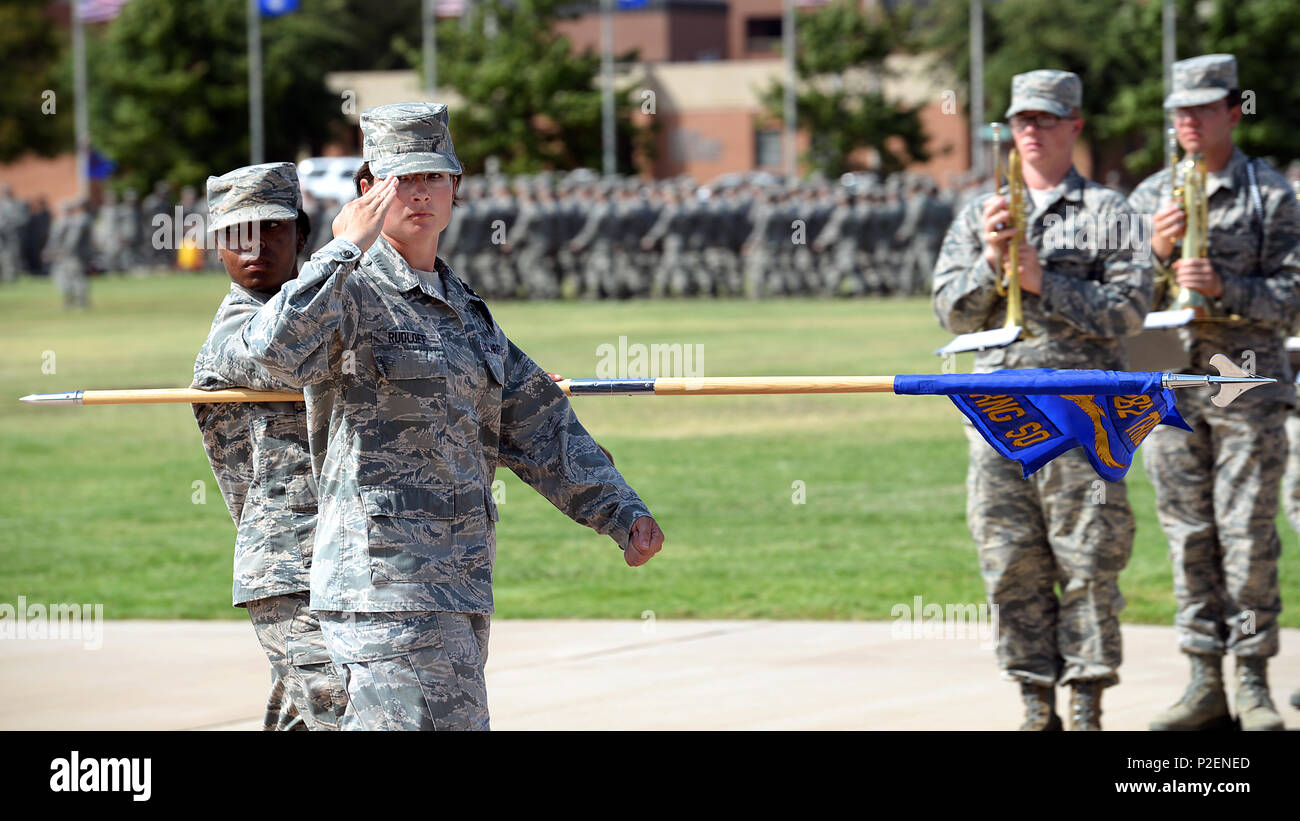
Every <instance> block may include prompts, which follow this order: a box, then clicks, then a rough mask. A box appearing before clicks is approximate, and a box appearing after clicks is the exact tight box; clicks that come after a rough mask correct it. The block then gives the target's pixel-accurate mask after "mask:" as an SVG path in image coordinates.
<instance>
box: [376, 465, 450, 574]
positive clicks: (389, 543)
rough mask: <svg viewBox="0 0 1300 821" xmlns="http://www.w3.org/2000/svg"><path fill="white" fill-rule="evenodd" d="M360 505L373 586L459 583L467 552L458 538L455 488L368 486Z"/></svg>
mask: <svg viewBox="0 0 1300 821" xmlns="http://www.w3.org/2000/svg"><path fill="white" fill-rule="evenodd" d="M361 503H362V505H363V506H364V508H365V511H366V541H367V544H368V548H369V552H370V577H371V580H372V581H373V582H374V583H376V584H383V583H385V582H406V581H416V582H452V581H457V580H458V579H459V578H460V576H461V567H460V564H461V557H462V555H463V553H464V548H463V547H458V546H457V544H456V541H457V540H456V539H455V536H454V529H453V526H452V525H453V519H454V518H455V514H456V505H455V497H454V496H453V493H452V490H451V488H438V487H427V486H424V487H422V486H409V485H408V486H400V485H399V486H390V485H386V486H367V487H362V488H361Z"/></svg>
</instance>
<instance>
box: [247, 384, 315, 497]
mask: <svg viewBox="0 0 1300 821" xmlns="http://www.w3.org/2000/svg"><path fill="white" fill-rule="evenodd" d="M252 425H253V430H252V434H253V447H254V448H255V453H254V459H253V471H254V472H253V485H254V486H256V487H257V488H259V489H260V491H261V498H262V499H264V500H265V501H266V502H268V503H270V504H273V505H275V506H277V507H284V508H289V509H290V510H299V511H313V510H315V509H316V501H317V498H316V483H315V479H314V477H313V476H312V472H311V453H310V450H309V448H308V444H307V412H306V410H305V409H304V408H303V407H301V406H299V407H297V408H294V409H292V410H290V411H287V412H285V413H283V414H267V415H264V416H258V417H256V418H254V419H253V423H252Z"/></svg>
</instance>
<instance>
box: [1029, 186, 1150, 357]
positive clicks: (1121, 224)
mask: <svg viewBox="0 0 1300 821" xmlns="http://www.w3.org/2000/svg"><path fill="white" fill-rule="evenodd" d="M1116 200H1118V202H1119V203H1120V204H1121V206H1113V207H1101V208H1097V209H1092V213H1091V214H1089V216H1090V217H1093V218H1094V219H1095V222H1094V225H1095V226H1097V230H1096V231H1095V234H1094V236H1095V239H1094V242H1095V243H1096V244H1097V245H1099V246H1111V245H1114V246H1117V247H1113V248H1111V247H1103V248H1101V249H1100V250H1098V251H1097V260H1096V265H1097V266H1098V267H1099V268H1100V271H1101V277H1100V279H1092V278H1085V277H1078V276H1069V275H1067V274H1064V273H1060V272H1057V271H1053V270H1052V269H1051V267H1050V266H1044V268H1043V292H1042V295H1041V296H1042V300H1043V302H1042V305H1043V309H1044V310H1045V311H1049V312H1051V313H1053V314H1055V315H1056V316H1058V317H1060V318H1061V319H1062V320H1064V321H1065V322H1067V323H1069V324H1070V325H1071V326H1073V327H1074V328H1075V329H1076V330H1078V331H1080V332H1081V333H1085V334H1089V335H1091V336H1100V337H1120V336H1129V335H1131V334H1136V333H1139V332H1141V330H1142V322H1143V320H1144V319H1145V318H1146V315H1147V311H1148V310H1150V308H1151V289H1152V287H1153V273H1152V267H1151V263H1150V251H1149V249H1150V244H1149V243H1147V245H1146V248H1147V249H1148V253H1147V255H1146V260H1139V259H1137V258H1136V257H1135V256H1134V254H1133V250H1132V247H1131V246H1132V245H1141V244H1142V243H1143V242H1146V239H1145V237H1144V235H1143V234H1142V233H1141V228H1140V225H1139V223H1138V221H1137V220H1134V219H1130V217H1131V212H1130V211H1128V210H1127V207H1126V206H1123V203H1124V201H1123V200H1122V199H1120V198H1119V197H1118V196H1116ZM1111 228H1115V229H1116V230H1115V231H1114V232H1113V234H1114V235H1113V237H1112V232H1111V230H1110V229H1111ZM1130 229H1137V231H1138V233H1137V234H1133V233H1131V232H1130ZM1103 231H1105V232H1106V233H1105V235H1104V236H1103V235H1102V232H1103ZM1111 239H1114V240H1115V241H1114V242H1111V241H1110V240H1111Z"/></svg>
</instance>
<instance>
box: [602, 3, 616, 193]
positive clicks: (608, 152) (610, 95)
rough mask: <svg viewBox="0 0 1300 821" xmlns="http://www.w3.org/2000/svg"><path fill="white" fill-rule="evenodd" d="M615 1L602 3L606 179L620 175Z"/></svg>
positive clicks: (603, 123) (603, 127)
mask: <svg viewBox="0 0 1300 821" xmlns="http://www.w3.org/2000/svg"><path fill="white" fill-rule="evenodd" d="M613 5H614V0H601V2H600V77H601V90H600V128H601V135H602V142H603V143H604V149H605V150H604V155H605V157H604V163H603V165H604V172H605V176H606V177H612V176H614V175H615V174H617V173H618V159H617V157H616V156H615V154H614V12H613V9H612V6H613Z"/></svg>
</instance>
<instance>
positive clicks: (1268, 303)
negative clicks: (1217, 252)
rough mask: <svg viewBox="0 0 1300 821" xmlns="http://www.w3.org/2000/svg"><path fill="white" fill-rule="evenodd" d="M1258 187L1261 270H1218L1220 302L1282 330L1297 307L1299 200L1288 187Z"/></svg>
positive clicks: (1299, 296)
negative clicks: (1242, 272) (1261, 218)
mask: <svg viewBox="0 0 1300 821" xmlns="http://www.w3.org/2000/svg"><path fill="white" fill-rule="evenodd" d="M1260 190H1261V192H1262V193H1263V194H1264V195H1265V200H1264V243H1263V249H1262V252H1261V254H1260V270H1259V272H1258V273H1257V274H1256V275H1255V276H1244V275H1237V274H1224V273H1221V274H1220V276H1221V278H1222V279H1223V295H1222V296H1220V297H1219V302H1220V303H1221V304H1222V306H1223V308H1224V310H1226V311H1228V312H1230V313H1234V314H1237V315H1238V316H1241V317H1244V318H1246V319H1249V320H1252V321H1255V322H1260V323H1263V324H1265V325H1270V326H1273V327H1275V328H1277V330H1278V332H1279V333H1283V334H1285V333H1286V332H1287V331H1288V330H1289V329H1290V328H1291V326H1292V324H1293V323H1294V322H1295V318H1296V311H1297V309H1300V204H1297V202H1296V198H1295V195H1294V194H1292V193H1291V190H1290V188H1289V187H1285V188H1283V187H1282V186H1277V187H1274V186H1272V185H1270V186H1267V187H1265V186H1263V185H1261V186H1260ZM1252 216H1253V214H1252ZM1210 253H1211V255H1213V253H1214V252H1213V250H1211V252H1210Z"/></svg>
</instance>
